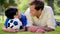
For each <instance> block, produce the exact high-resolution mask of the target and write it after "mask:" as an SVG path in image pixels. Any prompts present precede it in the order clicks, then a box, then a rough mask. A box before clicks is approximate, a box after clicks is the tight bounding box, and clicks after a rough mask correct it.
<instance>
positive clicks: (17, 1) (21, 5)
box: [0, 0, 60, 23]
mask: <svg viewBox="0 0 60 34" xmlns="http://www.w3.org/2000/svg"><path fill="white" fill-rule="evenodd" d="M29 1H30V0H0V22H1V23H3V22H4V19H5V16H4V10H5V9H6V8H7V7H8V6H15V7H17V8H18V9H19V11H20V12H21V13H24V12H25V11H26V9H27V8H28V3H29ZM43 1H44V3H45V5H48V6H51V7H52V8H53V11H54V15H55V19H56V20H60V0H43Z"/></svg>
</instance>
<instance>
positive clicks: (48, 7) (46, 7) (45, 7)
mask: <svg viewBox="0 0 60 34" xmlns="http://www.w3.org/2000/svg"><path fill="white" fill-rule="evenodd" d="M51 8H52V7H50V6H44V9H51Z"/></svg>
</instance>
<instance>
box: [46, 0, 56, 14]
mask: <svg viewBox="0 0 60 34" xmlns="http://www.w3.org/2000/svg"><path fill="white" fill-rule="evenodd" d="M45 1H46V2H47V5H48V6H51V7H52V9H53V11H54V0H45ZM54 13H55V12H54Z"/></svg>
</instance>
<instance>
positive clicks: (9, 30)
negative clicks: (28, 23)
mask: <svg viewBox="0 0 60 34" xmlns="http://www.w3.org/2000/svg"><path fill="white" fill-rule="evenodd" d="M7 31H8V32H17V31H18V30H14V29H12V28H7Z"/></svg>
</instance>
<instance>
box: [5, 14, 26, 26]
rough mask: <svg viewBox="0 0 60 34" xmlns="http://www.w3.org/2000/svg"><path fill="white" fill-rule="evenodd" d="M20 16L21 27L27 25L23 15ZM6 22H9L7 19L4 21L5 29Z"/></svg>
mask: <svg viewBox="0 0 60 34" xmlns="http://www.w3.org/2000/svg"><path fill="white" fill-rule="evenodd" d="M20 15H21V18H20V21H21V22H22V26H26V24H27V19H26V16H25V15H24V14H20ZM8 21H9V18H7V19H6V21H5V23H4V26H6V27H7V24H8Z"/></svg>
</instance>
